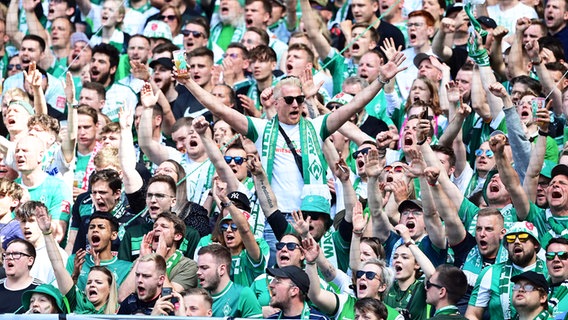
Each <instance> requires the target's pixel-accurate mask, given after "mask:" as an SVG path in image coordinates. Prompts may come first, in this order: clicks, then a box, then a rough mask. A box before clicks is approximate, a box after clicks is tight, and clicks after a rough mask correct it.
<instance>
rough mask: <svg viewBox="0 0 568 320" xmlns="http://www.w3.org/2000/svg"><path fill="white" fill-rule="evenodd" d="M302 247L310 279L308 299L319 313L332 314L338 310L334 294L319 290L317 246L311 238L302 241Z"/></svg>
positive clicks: (318, 252) (318, 251) (318, 250)
mask: <svg viewBox="0 0 568 320" xmlns="http://www.w3.org/2000/svg"><path fill="white" fill-rule="evenodd" d="M302 247H303V251H304V255H305V257H306V273H307V274H308V277H309V278H310V290H309V291H308V297H309V298H310V301H311V302H312V303H313V304H314V305H315V306H316V307H318V309H319V310H320V311H322V312H323V313H326V314H333V313H334V312H336V310H337V308H338V303H337V302H338V299H337V296H336V294H335V293H332V292H330V291H327V290H322V288H321V285H320V278H319V275H318V268H317V263H318V261H317V260H318V259H319V258H318V257H319V256H320V251H321V250H320V248H319V245H318V244H317V242H316V241H315V240H314V239H313V238H312V237H309V238H307V239H304V240H302ZM324 259H325V258H324Z"/></svg>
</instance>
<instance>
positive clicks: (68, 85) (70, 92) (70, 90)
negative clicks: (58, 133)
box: [61, 72, 78, 163]
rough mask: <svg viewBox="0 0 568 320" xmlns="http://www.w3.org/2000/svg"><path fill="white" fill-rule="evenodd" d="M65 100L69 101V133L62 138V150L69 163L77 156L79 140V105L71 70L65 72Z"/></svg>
mask: <svg viewBox="0 0 568 320" xmlns="http://www.w3.org/2000/svg"><path fill="white" fill-rule="evenodd" d="M64 90H65V100H66V102H67V134H66V135H63V138H62V139H61V151H62V152H63V157H64V158H65V161H66V162H67V163H70V162H71V161H72V160H73V159H74V158H75V144H76V142H77V130H78V123H77V109H76V108H75V107H74V106H75V105H77V104H78V103H77V101H76V100H75V84H74V83H73V76H72V75H71V72H67V73H66V74H65V88H64Z"/></svg>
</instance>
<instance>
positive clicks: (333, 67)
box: [323, 49, 357, 95]
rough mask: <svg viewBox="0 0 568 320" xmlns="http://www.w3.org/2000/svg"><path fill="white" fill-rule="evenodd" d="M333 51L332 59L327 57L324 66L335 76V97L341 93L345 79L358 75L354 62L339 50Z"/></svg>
mask: <svg viewBox="0 0 568 320" xmlns="http://www.w3.org/2000/svg"><path fill="white" fill-rule="evenodd" d="M332 50H333V54H332V55H331V58H330V57H325V59H323V64H324V65H325V66H326V68H327V69H328V70H329V72H330V73H331V74H332V75H333V95H336V94H338V93H340V92H341V86H342V85H343V81H345V79H347V78H349V77H351V76H356V75H357V65H355V64H354V63H353V60H351V59H346V58H345V57H344V56H342V55H340V54H339V52H337V50H335V49H332Z"/></svg>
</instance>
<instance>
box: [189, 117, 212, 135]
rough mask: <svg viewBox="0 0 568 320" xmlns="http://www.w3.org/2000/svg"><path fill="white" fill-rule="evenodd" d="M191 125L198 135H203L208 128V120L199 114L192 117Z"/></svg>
mask: <svg viewBox="0 0 568 320" xmlns="http://www.w3.org/2000/svg"><path fill="white" fill-rule="evenodd" d="M192 125H193V129H195V132H197V134H198V135H200V136H202V135H204V134H205V133H206V132H207V129H209V122H207V120H205V117H204V116H199V117H197V118H195V119H193V123H192Z"/></svg>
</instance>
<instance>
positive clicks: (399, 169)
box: [383, 166, 404, 173]
mask: <svg viewBox="0 0 568 320" xmlns="http://www.w3.org/2000/svg"><path fill="white" fill-rule="evenodd" d="M383 171H384V172H387V173H389V172H396V173H400V172H403V171H404V167H403V166H394V167H393V166H385V167H384V168H383Z"/></svg>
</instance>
